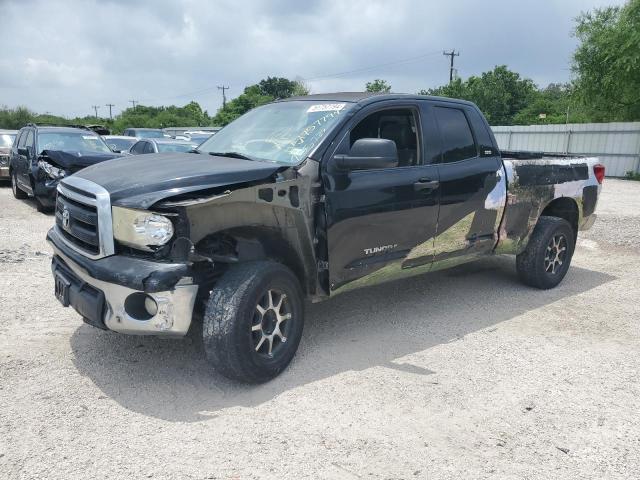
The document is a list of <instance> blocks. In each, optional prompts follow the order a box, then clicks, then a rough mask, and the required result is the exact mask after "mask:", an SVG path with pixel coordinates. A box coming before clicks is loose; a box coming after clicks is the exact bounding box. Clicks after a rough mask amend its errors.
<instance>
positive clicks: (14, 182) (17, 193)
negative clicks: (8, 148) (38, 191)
mask: <svg viewBox="0 0 640 480" xmlns="http://www.w3.org/2000/svg"><path fill="white" fill-rule="evenodd" d="M11 191H12V192H13V196H14V197H15V198H17V199H19V200H23V199H25V198H27V194H26V193H25V192H23V191H22V190H20V187H19V186H18V178H17V177H16V172H15V170H12V171H11Z"/></svg>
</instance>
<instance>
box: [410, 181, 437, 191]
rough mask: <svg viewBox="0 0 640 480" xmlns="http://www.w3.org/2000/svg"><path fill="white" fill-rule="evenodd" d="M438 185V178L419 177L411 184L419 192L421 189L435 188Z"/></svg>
mask: <svg viewBox="0 0 640 480" xmlns="http://www.w3.org/2000/svg"><path fill="white" fill-rule="evenodd" d="M439 186H440V182H439V181H438V180H429V179H428V178H421V179H420V180H418V181H417V182H416V183H414V184H413V190H414V191H416V192H419V191H421V190H435V189H436V188H438V187H439Z"/></svg>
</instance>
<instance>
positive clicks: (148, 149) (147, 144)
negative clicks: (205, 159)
mask: <svg viewBox="0 0 640 480" xmlns="http://www.w3.org/2000/svg"><path fill="white" fill-rule="evenodd" d="M198 145H199V143H197V142H190V141H188V140H174V139H172V138H165V139H160V138H158V139H155V138H143V139H141V140H138V141H137V142H136V143H134V144H133V146H132V147H131V148H130V149H129V153H130V154H132V155H140V154H144V153H167V152H182V153H186V152H190V151H191V150H193V149H194V148H196V147H197V146H198Z"/></svg>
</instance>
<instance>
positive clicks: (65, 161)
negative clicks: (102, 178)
mask: <svg viewBox="0 0 640 480" xmlns="http://www.w3.org/2000/svg"><path fill="white" fill-rule="evenodd" d="M120 156H121V155H120V154H119V153H90V154H88V153H80V152H68V151H63V150H43V151H42V153H41V154H40V158H43V159H45V160H47V161H49V162H50V163H52V164H54V165H56V166H58V167H60V168H62V169H64V170H70V171H72V172H75V171H78V170H80V169H81V168H84V167H88V166H89V165H95V164H96V163H101V162H104V161H105V160H111V159H112V158H117V157H120Z"/></svg>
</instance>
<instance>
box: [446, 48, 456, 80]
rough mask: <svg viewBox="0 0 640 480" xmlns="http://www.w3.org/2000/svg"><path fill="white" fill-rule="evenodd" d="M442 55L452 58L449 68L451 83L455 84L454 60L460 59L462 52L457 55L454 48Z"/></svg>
mask: <svg viewBox="0 0 640 480" xmlns="http://www.w3.org/2000/svg"><path fill="white" fill-rule="evenodd" d="M442 55H444V56H445V57H451V66H450V67H449V83H451V82H453V58H454V57H459V56H460V52H458V53H456V49H455V48H454V49H453V50H451V51H450V52H442Z"/></svg>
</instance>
